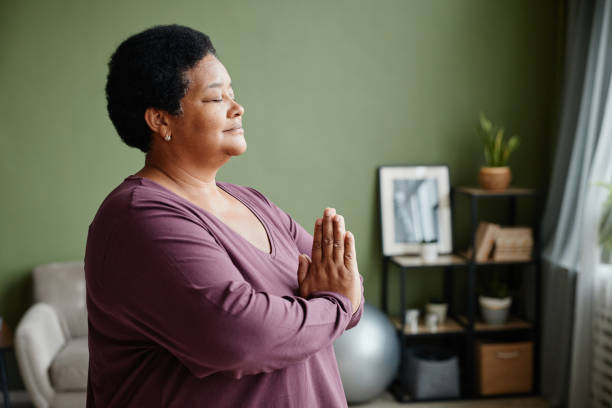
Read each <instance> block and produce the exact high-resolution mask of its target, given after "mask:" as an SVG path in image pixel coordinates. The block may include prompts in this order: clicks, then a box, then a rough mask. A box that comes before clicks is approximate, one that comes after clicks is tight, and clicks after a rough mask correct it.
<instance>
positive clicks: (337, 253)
mask: <svg viewBox="0 0 612 408" xmlns="http://www.w3.org/2000/svg"><path fill="white" fill-rule="evenodd" d="M344 234H345V231H344V217H343V216H341V215H338V214H336V216H335V217H334V262H335V263H336V264H339V265H341V264H342V263H343V262H344Z"/></svg>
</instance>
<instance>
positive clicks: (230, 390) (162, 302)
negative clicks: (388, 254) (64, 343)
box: [85, 176, 364, 408]
mask: <svg viewBox="0 0 612 408" xmlns="http://www.w3.org/2000/svg"><path fill="white" fill-rule="evenodd" d="M217 186H218V187H219V188H221V189H223V190H224V191H226V192H227V193H229V194H231V195H232V196H234V197H235V198H237V199H238V200H240V201H241V202H242V203H243V204H244V205H246V206H247V207H248V208H249V209H250V210H251V211H252V212H253V213H254V214H255V215H256V216H257V217H258V218H259V220H260V221H261V223H262V224H263V226H264V227H265V230H266V232H267V234H268V237H269V240H270V246H271V253H266V252H264V251H262V250H260V249H258V248H257V247H255V246H254V245H253V244H251V243H250V242H249V241H247V240H246V239H245V238H244V237H242V236H241V235H240V234H238V233H237V232H235V231H234V230H232V229H231V228H229V227H228V226H227V225H226V224H224V223H223V222H222V221H220V220H219V219H218V218H216V217H215V216H214V215H212V214H211V213H209V212H207V211H205V210H203V209H202V208H201V207H198V206H196V205H194V204H192V203H191V202H190V201H189V200H186V199H184V198H182V197H181V196H179V195H177V194H175V193H173V192H171V191H170V190H168V189H166V188H165V187H162V186H161V185H159V184H157V183H155V182H154V181H152V180H149V179H146V178H142V177H138V176H129V177H127V178H126V179H125V180H124V181H123V182H122V183H121V184H120V185H119V186H118V187H117V188H116V189H115V190H113V191H112V192H111V193H110V194H109V195H108V196H107V197H106V199H105V200H104V201H103V203H102V205H101V206H100V208H99V210H98V212H97V214H96V216H95V218H94V220H93V221H92V223H91V225H90V227H89V235H88V238H87V248H86V254H85V276H86V285H87V312H88V324H89V337H88V341H89V375H88V384H87V407H88V408H93V407H97V408H99V407H105V408H110V407H147V408H153V407H181V408H183V407H283V408H287V407H308V408H314V407H325V408H328V407H346V406H347V402H346V397H345V395H344V389H343V387H342V382H341V380H340V374H339V372H338V366H337V362H336V358H335V354H334V349H333V346H332V343H333V341H334V340H335V339H336V338H338V337H339V336H340V335H342V333H343V332H344V331H345V330H348V329H350V328H351V327H353V326H355V325H356V324H357V323H358V321H359V319H360V318H361V315H362V313H363V304H364V299H363V277H361V281H362V300H361V305H360V307H359V310H358V311H357V312H355V313H354V314H353V313H352V307H351V302H350V300H349V299H348V298H347V297H346V296H344V295H341V294H339V293H335V292H327V291H319V292H315V293H314V294H312V296H310V297H309V298H308V299H305V298H302V297H300V296H299V292H298V283H297V268H298V255H299V254H300V253H305V254H308V255H311V248H312V236H311V235H310V234H309V233H308V232H306V231H305V230H304V228H302V227H301V226H300V225H299V224H298V223H297V222H295V221H294V220H293V219H292V218H291V217H290V216H289V215H288V214H287V213H285V212H284V211H283V210H281V209H280V208H278V207H277V206H276V205H275V204H274V203H272V202H271V201H270V200H268V199H267V198H266V197H265V196H264V195H262V194H261V193H260V192H258V191H257V190H255V189H252V188H250V187H244V186H238V185H235V184H230V183H222V182H217Z"/></svg>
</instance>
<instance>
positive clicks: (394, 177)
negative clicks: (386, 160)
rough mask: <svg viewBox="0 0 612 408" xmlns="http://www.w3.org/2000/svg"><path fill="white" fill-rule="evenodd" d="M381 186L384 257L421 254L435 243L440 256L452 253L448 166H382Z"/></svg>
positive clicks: (380, 172) (380, 174)
mask: <svg viewBox="0 0 612 408" xmlns="http://www.w3.org/2000/svg"><path fill="white" fill-rule="evenodd" d="M378 186H379V200H380V220H381V234H382V249H383V255H384V256H394V255H410V254H413V255H417V254H419V251H420V248H421V244H422V243H423V242H431V241H433V240H435V241H436V242H437V251H438V253H439V254H450V253H452V251H453V242H452V223H451V208H450V176H449V168H448V166H447V165H423V166H419V165H415V166H404V165H398V166H380V167H379V168H378Z"/></svg>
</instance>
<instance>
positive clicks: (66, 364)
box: [49, 337, 89, 392]
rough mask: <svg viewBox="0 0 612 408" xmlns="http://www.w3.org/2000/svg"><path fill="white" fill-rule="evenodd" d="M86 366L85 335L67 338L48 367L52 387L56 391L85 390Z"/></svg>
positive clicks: (87, 361)
mask: <svg viewBox="0 0 612 408" xmlns="http://www.w3.org/2000/svg"><path fill="white" fill-rule="evenodd" d="M88 367H89V348H88V346H87V337H77V338H75V339H71V340H69V341H68V342H67V343H66V346H65V347H64V348H63V349H62V350H61V351H60V352H59V353H58V354H57V357H55V360H53V363H52V364H51V367H50V368H49V375H50V377H51V384H53V388H54V389H55V391H56V392H58V391H69V390H72V391H82V390H87V369H88Z"/></svg>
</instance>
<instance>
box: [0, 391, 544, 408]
mask: <svg viewBox="0 0 612 408" xmlns="http://www.w3.org/2000/svg"><path fill="white" fill-rule="evenodd" d="M26 401H29V398H28V396H27V394H25V393H24V392H17V393H15V392H11V407H12V408H34V405H32V404H31V403H29V402H26ZM3 406H4V404H3V402H2V398H0V407H3ZM349 406H350V407H359V408H398V407H404V408H412V407H414V408H447V407H448V408H548V404H547V403H546V401H544V400H543V399H542V398H510V399H490V400H468V401H457V402H414V403H410V404H401V403H399V402H397V401H395V399H394V398H393V396H391V394H390V393H388V392H385V393H384V394H382V395H381V396H380V397H378V398H377V399H376V400H374V401H372V402H369V403H366V404H359V405H349Z"/></svg>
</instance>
